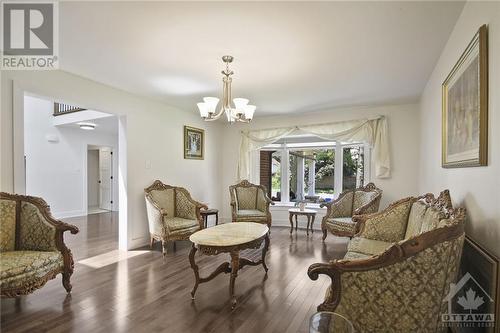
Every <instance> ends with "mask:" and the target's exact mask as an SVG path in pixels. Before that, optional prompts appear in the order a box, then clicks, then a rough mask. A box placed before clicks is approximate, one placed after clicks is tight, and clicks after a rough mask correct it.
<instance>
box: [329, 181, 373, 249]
mask: <svg viewBox="0 0 500 333" xmlns="http://www.w3.org/2000/svg"><path fill="white" fill-rule="evenodd" d="M381 198H382V190H381V189H379V188H377V187H376V186H375V184H373V183H369V184H366V186H364V187H359V188H357V189H355V190H347V191H344V192H342V193H341V194H340V195H339V197H338V198H337V200H334V201H332V202H329V203H322V204H321V205H320V207H326V208H327V210H326V214H325V216H324V217H323V220H322V221H321V230H322V231H323V240H325V239H326V236H327V234H328V231H330V232H331V233H332V234H334V235H336V236H340V237H351V238H352V237H353V236H354V235H355V234H356V233H357V232H358V231H359V226H358V225H357V223H355V222H354V221H353V219H352V216H354V215H360V214H368V213H375V212H377V211H378V208H379V206H380V199H381Z"/></svg>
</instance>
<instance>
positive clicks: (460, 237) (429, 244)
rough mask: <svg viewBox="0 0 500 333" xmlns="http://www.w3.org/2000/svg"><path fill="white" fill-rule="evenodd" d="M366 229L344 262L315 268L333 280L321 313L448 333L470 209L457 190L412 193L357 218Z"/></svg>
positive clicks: (371, 328)
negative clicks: (460, 203) (453, 193)
mask: <svg viewBox="0 0 500 333" xmlns="http://www.w3.org/2000/svg"><path fill="white" fill-rule="evenodd" d="M356 219H357V220H358V221H359V223H361V230H360V233H359V234H358V235H356V237H354V238H353V239H352V240H351V241H350V243H349V246H348V252H347V254H346V255H345V257H344V259H342V260H333V261H330V262H328V263H317V264H313V265H311V266H310V267H309V271H308V274H309V277H310V278H311V279H313V280H316V279H317V278H318V275H319V274H326V275H328V276H329V277H330V278H331V280H332V284H331V286H330V287H329V288H328V289H327V293H326V296H325V300H324V302H323V303H322V304H320V305H319V306H318V310H321V311H333V312H337V313H339V314H341V315H343V316H345V317H347V318H348V319H349V320H350V321H351V322H352V323H353V325H354V326H355V329H356V331H358V332H440V331H442V330H446V327H443V325H441V324H442V322H441V318H442V317H441V314H443V313H444V312H445V310H446V303H443V300H444V299H445V296H446V295H447V294H448V292H449V290H450V283H454V282H455V279H456V275H457V271H458V267H459V264H460V257H461V252H462V246H463V241H464V237H465V235H464V220H465V209H463V208H456V209H453V208H452V206H451V199H450V196H449V192H448V191H447V190H446V191H443V192H441V194H440V195H439V197H438V198H437V199H436V198H435V197H434V195H432V194H426V195H424V196H421V197H419V198H413V197H410V198H405V199H402V200H399V201H397V202H395V203H393V204H391V205H390V206H389V207H388V208H387V209H385V210H383V211H382V212H380V213H375V214H369V215H361V216H358V217H356Z"/></svg>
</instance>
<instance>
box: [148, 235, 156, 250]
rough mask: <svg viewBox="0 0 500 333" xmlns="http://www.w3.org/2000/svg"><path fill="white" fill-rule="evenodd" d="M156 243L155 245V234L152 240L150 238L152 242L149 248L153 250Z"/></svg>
mask: <svg viewBox="0 0 500 333" xmlns="http://www.w3.org/2000/svg"><path fill="white" fill-rule="evenodd" d="M154 245H155V239H154V238H153V236H151V240H150V243H149V248H150V249H151V250H152V249H153V246H154Z"/></svg>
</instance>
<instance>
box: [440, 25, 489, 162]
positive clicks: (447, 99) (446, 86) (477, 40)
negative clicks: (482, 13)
mask: <svg viewBox="0 0 500 333" xmlns="http://www.w3.org/2000/svg"><path fill="white" fill-rule="evenodd" d="M442 93H443V106H442V108H443V111H442V112H443V120H442V122H443V139H442V154H443V156H442V166H443V168H462V167H471V166H483V165H487V163H488V37H487V27H486V25H483V26H481V28H479V31H478V32H477V33H476V35H475V36H474V38H473V39H472V41H471V42H470V44H469V46H467V48H466V49H465V51H464V53H463V54H462V56H461V57H460V59H458V62H457V63H456V65H455V66H454V67H453V69H452V70H451V72H450V74H449V75H448V77H447V78H446V80H444V82H443V86H442Z"/></svg>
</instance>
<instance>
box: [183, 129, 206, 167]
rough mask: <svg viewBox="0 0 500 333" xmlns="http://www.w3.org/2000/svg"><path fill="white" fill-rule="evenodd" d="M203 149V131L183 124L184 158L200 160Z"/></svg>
mask: <svg viewBox="0 0 500 333" xmlns="http://www.w3.org/2000/svg"><path fill="white" fill-rule="evenodd" d="M204 151H205V131H204V130H202V129H200V128H194V127H189V126H184V158H185V159H189V160H202V159H203V156H204Z"/></svg>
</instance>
